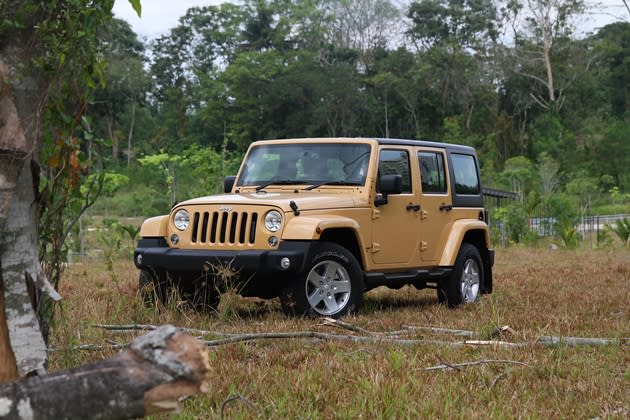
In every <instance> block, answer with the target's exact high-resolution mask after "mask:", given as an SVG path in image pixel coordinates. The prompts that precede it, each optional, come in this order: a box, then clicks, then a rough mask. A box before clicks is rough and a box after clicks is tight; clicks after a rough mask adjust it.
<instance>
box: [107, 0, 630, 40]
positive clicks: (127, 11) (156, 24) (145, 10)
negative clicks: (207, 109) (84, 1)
mask: <svg viewBox="0 0 630 420" xmlns="http://www.w3.org/2000/svg"><path fill="white" fill-rule="evenodd" d="M141 2H142V18H139V17H138V16H137V15H136V12H134V10H133V9H132V8H131V5H130V4H129V0H116V1H115V3H114V14H115V15H116V17H117V18H120V19H124V20H126V21H127V22H129V23H130V24H131V27H132V28H133V30H134V31H135V32H136V33H137V34H138V35H139V36H140V38H149V39H154V38H156V37H158V36H159V35H162V34H164V33H167V32H168V31H169V30H170V29H171V28H174V27H175V26H177V24H178V19H179V18H180V17H181V16H184V15H185V14H186V11H187V10H188V9H189V8H191V7H193V6H198V7H203V6H208V5H210V4H219V3H222V2H223V1H222V0H205V1H202V0H141ZM231 2H232V3H238V1H237V0H232V1H231ZM601 3H602V4H605V5H606V6H605V7H603V8H601V9H600V10H597V11H595V13H594V14H593V15H592V16H591V19H589V22H587V23H585V24H584V25H585V27H584V28H583V29H584V31H587V30H590V31H592V30H594V29H596V28H598V27H601V26H603V25H605V24H607V23H610V22H614V21H615V20H625V21H626V22H627V21H630V17H629V16H628V11H627V10H626V9H625V7H624V6H623V2H622V0H602V1H601Z"/></svg>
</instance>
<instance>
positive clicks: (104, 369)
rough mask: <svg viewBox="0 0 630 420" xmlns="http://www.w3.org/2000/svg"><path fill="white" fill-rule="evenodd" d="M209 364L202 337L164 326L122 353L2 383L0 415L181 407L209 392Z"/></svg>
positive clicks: (82, 415) (122, 414) (78, 415)
mask: <svg viewBox="0 0 630 420" xmlns="http://www.w3.org/2000/svg"><path fill="white" fill-rule="evenodd" d="M209 372H210V362H209V357H208V349H207V347H206V345H205V344H204V343H203V342H201V341H200V340H198V339H196V338H193V337H191V336H189V335H186V334H184V333H183V332H181V331H179V330H177V328H175V327H173V326H170V325H165V326H162V327H160V328H158V329H156V330H154V331H151V332H150V333H148V334H146V335H144V336H141V337H139V338H137V339H136V340H134V341H133V342H132V343H131V344H130V345H129V347H128V348H127V349H126V350H124V351H122V352H121V353H118V354H117V355H115V356H113V357H111V358H109V359H106V360H102V361H99V362H95V363H91V364H87V365H84V366H80V367H78V368H74V369H69V370H65V371H61V372H57V373H54V374H50V375H46V376H42V377H30V378H25V379H22V380H19V381H16V382H12V383H9V384H5V385H0V419H2V418H11V419H14V418H16V419H20V418H46V419H54V418H65V419H88V418H106V419H127V418H136V417H143V416H146V415H150V414H153V413H159V412H172V411H176V410H177V409H178V408H179V407H178V404H177V403H178V398H180V397H182V396H187V395H194V394H198V393H201V392H206V391H207V388H208V381H207V379H208V374H209Z"/></svg>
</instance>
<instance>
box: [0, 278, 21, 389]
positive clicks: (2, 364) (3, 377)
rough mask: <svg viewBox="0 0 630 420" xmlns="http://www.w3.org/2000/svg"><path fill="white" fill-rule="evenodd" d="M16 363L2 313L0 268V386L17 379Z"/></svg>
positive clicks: (2, 294)
mask: <svg viewBox="0 0 630 420" xmlns="http://www.w3.org/2000/svg"><path fill="white" fill-rule="evenodd" d="M17 377H18V376H17V363H16V361H15V354H13V348H12V347H11V340H9V328H8V326H7V319H6V316H5V311H4V286H3V282H2V267H1V266H0V384H2V383H5V382H9V381H13V380H15V379H17Z"/></svg>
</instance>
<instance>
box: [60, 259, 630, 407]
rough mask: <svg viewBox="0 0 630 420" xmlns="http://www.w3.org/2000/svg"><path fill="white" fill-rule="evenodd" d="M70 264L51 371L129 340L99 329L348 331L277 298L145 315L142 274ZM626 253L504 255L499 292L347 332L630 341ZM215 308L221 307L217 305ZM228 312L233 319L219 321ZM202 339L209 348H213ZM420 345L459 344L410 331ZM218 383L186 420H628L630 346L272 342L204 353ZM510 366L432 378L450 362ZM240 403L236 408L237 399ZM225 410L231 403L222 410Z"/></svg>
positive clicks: (360, 321)
mask: <svg viewBox="0 0 630 420" xmlns="http://www.w3.org/2000/svg"><path fill="white" fill-rule="evenodd" d="M114 270H115V273H111V272H107V270H106V266H105V264H102V265H99V264H94V263H91V264H75V265H73V266H72V267H71V268H70V269H68V271H67V273H66V275H65V278H64V279H63V282H62V290H61V292H62V294H63V296H64V305H63V308H62V310H61V311H60V312H59V316H58V320H57V325H56V327H55V330H54V336H53V337H52V346H53V347H55V348H56V351H55V352H54V353H52V356H51V369H52V370H57V369H61V368H65V367H70V366H76V365H78V364H81V363H85V362H87V361H89V360H94V359H98V358H101V357H105V356H107V355H109V354H111V352H112V351H111V350H104V351H102V352H95V351H91V352H86V351H79V350H73V349H72V347H73V346H77V345H79V344H85V343H92V344H106V340H114V341H118V342H121V343H124V342H127V341H129V340H130V339H131V338H132V337H133V336H134V335H135V334H138V333H137V332H135V333H126V334H115V333H112V332H105V331H102V330H100V329H97V328H94V327H92V324H95V323H108V324H129V323H152V324H162V323H172V324H174V325H178V326H185V327H193V328H202V329H205V330H211V331H216V332H217V333H234V334H236V333H245V332H248V333H250V332H280V331H283V332H291V331H307V330H308V331H322V332H328V333H336V334H340V333H341V334H353V333H352V332H351V331H344V330H339V329H336V328H334V327H330V326H324V325H321V322H320V321H318V320H308V319H291V318H286V317H285V316H283V315H282V313H281V310H280V305H279V303H278V302H277V301H275V300H273V301H259V300H251V299H250V300H247V299H241V298H239V299H234V297H233V296H232V297H231V301H230V302H231V303H230V304H229V306H230V308H228V309H229V311H231V312H229V316H221V315H200V314H196V313H193V312H190V311H187V310H185V309H183V308H180V307H177V306H176V305H174V307H172V308H159V309H158V310H154V309H147V308H145V307H143V306H142V304H141V303H140V302H139V299H138V298H137V296H136V294H137V271H136V270H135V269H134V267H133V265H132V264H131V263H130V262H126V261H124V262H119V263H117V264H116V265H115V267H114ZM629 303H630V253H629V252H628V250H627V249H618V250H596V251H583V250H578V251H564V250H560V251H548V250H539V249H520V248H513V249H506V250H499V252H498V253H497V261H496V265H495V293H493V294H492V295H490V296H484V297H483V299H482V300H481V302H479V303H478V304H476V305H472V306H468V307H463V308H459V309H455V310H451V309H448V308H445V307H444V306H441V305H438V304H437V299H436V298H435V292H434V291H432V290H428V291H427V290H425V291H416V290H415V289H412V288H405V289H402V290H398V291H390V290H386V289H377V290H374V291H371V292H369V293H368V294H367V295H366V302H365V307H364V310H363V311H362V313H361V315H359V316H356V317H351V318H346V319H345V321H346V322H350V323H352V324H355V325H358V326H361V327H363V328H366V329H369V330H371V331H377V332H386V331H395V330H399V329H401V328H402V327H403V326H405V325H415V326H436V327H445V328H455V329H466V330H473V331H476V332H479V333H480V335H481V336H482V337H483V336H485V335H488V334H490V332H491V331H493V330H494V329H496V328H497V327H500V326H503V325H509V326H510V327H511V328H512V329H513V330H514V331H515V333H514V334H512V335H510V336H508V337H504V339H505V340H508V341H512V342H534V341H535V340H536V339H537V338H538V337H539V336H541V335H565V336H582V337H607V338H620V337H630V307H629ZM220 309H221V308H220ZM224 315H225V314H224ZM206 338H208V339H210V338H213V337H211V336H210V337H206ZM405 338H412V339H438V340H448V341H457V340H459V339H460V338H456V337H450V336H443V335H434V334H429V333H427V332H414V333H413V334H411V335H405ZM210 354H211V360H212V361H213V362H214V366H215V370H216V374H215V376H214V378H213V379H212V381H211V384H212V388H211V390H210V392H209V393H208V394H207V395H205V396H202V397H195V398H191V399H190V400H188V401H186V402H184V411H183V413H181V414H180V415H179V418H183V419H187V418H220V417H221V410H222V405H224V406H223V410H224V416H225V417H228V418H309V419H319V418H322V419H323V418H326V419H328V418H368V419H371V418H418V417H442V418H453V417H456V418H506V417H507V418H514V417H524V418H593V417H598V416H599V417H602V418H628V417H630V352H629V347H628V345H627V344H621V345H610V346H599V347H564V346H562V347H554V348H548V347H542V346H539V345H535V344H531V345H528V346H525V347H524V348H520V349H506V348H498V347H483V348H469V347H465V348H453V347H449V346H443V345H431V344H419V345H414V346H404V345H399V344H391V343H379V344H367V343H350V342H342V341H333V342H323V341H315V340H304V339H291V340H267V341H257V342H248V343H239V344H230V345H224V346H219V347H212V348H210ZM489 359H503V360H512V361H518V362H522V363H525V364H526V366H524V365H520V364H508V363H499V364H484V365H477V366H470V367H467V368H460V369H459V370H440V371H425V370H424V368H426V367H429V366H433V365H437V364H440V363H442V362H445V363H450V364H456V363H461V362H470V361H479V360H489ZM231 397H234V398H231ZM224 403H225V404H224Z"/></svg>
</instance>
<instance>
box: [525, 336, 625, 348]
mask: <svg viewBox="0 0 630 420" xmlns="http://www.w3.org/2000/svg"><path fill="white" fill-rule="evenodd" d="M536 343H537V344H540V345H543V346H546V347H553V346H559V345H565V346H609V345H619V344H628V343H630V338H593V337H556V336H547V335H543V336H541V337H539V338H538V340H537V341H536Z"/></svg>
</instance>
